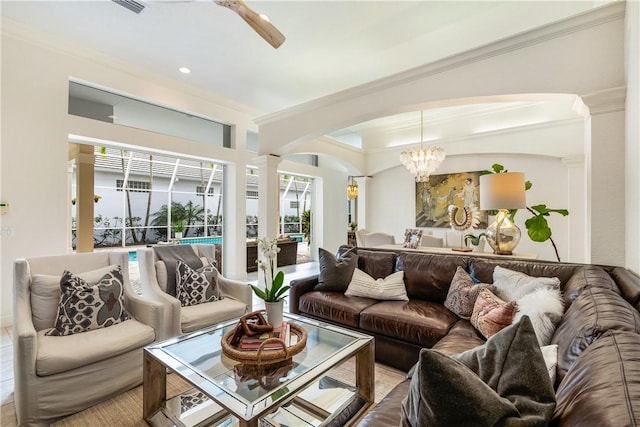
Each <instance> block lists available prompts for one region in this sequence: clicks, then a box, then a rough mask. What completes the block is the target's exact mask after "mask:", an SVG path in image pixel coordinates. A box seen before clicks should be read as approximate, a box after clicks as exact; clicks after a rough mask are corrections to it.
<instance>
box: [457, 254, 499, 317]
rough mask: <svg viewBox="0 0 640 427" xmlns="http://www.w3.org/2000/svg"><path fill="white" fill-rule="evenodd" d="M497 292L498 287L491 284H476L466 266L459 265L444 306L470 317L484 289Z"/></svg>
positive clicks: (461, 315) (459, 314) (460, 314)
mask: <svg viewBox="0 0 640 427" xmlns="http://www.w3.org/2000/svg"><path fill="white" fill-rule="evenodd" d="M485 288H486V289H489V290H490V291H491V292H495V290H496V287H495V286H494V285H491V284H484V283H480V284H476V283H474V281H473V279H472V278H471V276H470V275H469V273H467V272H466V271H465V270H464V268H462V267H460V266H458V267H457V269H456V274H455V275H454V276H453V279H452V280H451V286H449V291H448V292H447V298H446V299H445V300H444V306H445V307H447V308H448V309H449V310H451V311H453V312H454V313H455V314H457V315H458V316H459V317H462V318H463V319H470V318H471V313H473V306H474V305H475V303H476V298H478V294H479V293H480V291H481V290H482V289H485Z"/></svg>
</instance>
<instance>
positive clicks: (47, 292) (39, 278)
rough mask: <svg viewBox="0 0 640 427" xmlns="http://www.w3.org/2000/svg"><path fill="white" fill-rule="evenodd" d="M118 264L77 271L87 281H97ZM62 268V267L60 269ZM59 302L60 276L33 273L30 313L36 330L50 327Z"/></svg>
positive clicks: (92, 282) (53, 321)
mask: <svg viewBox="0 0 640 427" xmlns="http://www.w3.org/2000/svg"><path fill="white" fill-rule="evenodd" d="M117 267H118V266H117V265H115V264H113V265H109V266H107V267H102V268H98V269H97V270H91V271H86V272H83V273H78V274H77V276H78V277H80V278H81V279H83V280H85V281H86V282H87V283H91V284H95V283H97V282H98V281H99V280H100V279H101V278H102V277H103V276H104V275H105V274H107V273H108V272H110V271H111V270H113V269H115V268H117ZM61 270H62V269H61ZM59 302H60V276H54V275H51V274H34V275H33V276H32V277H31V314H32V316H33V326H34V327H35V328H36V331H40V330H42V329H49V328H52V327H53V325H54V324H55V322H56V314H57V313H58V303H59Z"/></svg>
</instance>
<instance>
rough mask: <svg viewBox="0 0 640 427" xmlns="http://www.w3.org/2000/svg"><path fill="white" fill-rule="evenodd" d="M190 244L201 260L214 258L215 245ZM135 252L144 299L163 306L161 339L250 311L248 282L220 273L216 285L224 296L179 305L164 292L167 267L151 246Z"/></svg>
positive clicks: (205, 260) (250, 292)
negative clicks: (218, 298) (164, 314)
mask: <svg viewBox="0 0 640 427" xmlns="http://www.w3.org/2000/svg"><path fill="white" fill-rule="evenodd" d="M190 246H191V247H192V248H193V250H194V251H195V253H196V255H197V256H198V257H199V258H200V259H201V260H202V261H203V263H204V262H207V261H209V262H210V261H213V260H215V245H190ZM137 253H138V266H139V268H140V285H141V288H142V296H143V298H146V299H149V300H152V301H158V302H161V303H162V304H163V305H164V307H165V312H166V316H165V324H164V328H163V331H164V335H163V336H162V337H161V339H168V338H172V337H174V336H177V335H181V334H183V333H187V332H191V331H195V330H197V329H202V328H204V327H207V326H211V325H215V324H217V323H220V322H224V321H226V320H230V319H233V318H236V317H240V316H242V315H243V314H246V313H248V312H249V311H251V308H252V304H253V302H252V301H253V300H252V291H251V288H250V287H249V285H248V283H245V282H240V281H237V280H231V279H227V278H225V277H223V276H222V275H221V274H218V276H217V286H218V287H219V289H220V294H221V295H222V296H223V297H224V298H223V299H220V300H218V301H213V302H206V303H202V304H197V305H193V306H187V307H181V304H180V301H179V300H178V299H177V298H176V297H175V296H172V295H170V294H168V293H167V275H168V273H167V267H166V264H165V262H163V261H162V260H161V259H160V258H159V257H158V255H157V254H156V252H155V250H154V248H142V249H138V251H137ZM174 274H175V273H174Z"/></svg>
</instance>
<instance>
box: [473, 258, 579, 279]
mask: <svg viewBox="0 0 640 427" xmlns="http://www.w3.org/2000/svg"><path fill="white" fill-rule="evenodd" d="M498 265H500V266H502V267H504V268H508V269H509V270H514V271H519V272H521V273H525V274H527V275H529V276H533V277H557V278H558V279H560V283H566V282H567V281H568V280H569V279H570V278H571V276H572V275H573V273H574V272H575V271H576V270H577V269H578V268H579V267H580V266H578V265H573V264H561V263H557V262H551V261H534V262H532V261H519V260H511V259H498V258H482V257H472V258H470V259H469V268H468V269H467V271H468V272H469V274H471V275H472V276H474V277H477V278H478V280H480V281H481V282H482V283H493V270H495V268H496V266H498Z"/></svg>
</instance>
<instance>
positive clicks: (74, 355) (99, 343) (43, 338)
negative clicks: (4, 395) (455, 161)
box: [36, 319, 155, 376]
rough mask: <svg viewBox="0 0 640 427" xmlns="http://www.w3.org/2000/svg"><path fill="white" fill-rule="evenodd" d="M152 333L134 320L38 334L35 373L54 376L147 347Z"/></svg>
mask: <svg viewBox="0 0 640 427" xmlns="http://www.w3.org/2000/svg"><path fill="white" fill-rule="evenodd" d="M154 339H155V332H154V330H153V328H152V327H151V326H148V325H145V324H144V323H141V322H138V321H137V320H135V319H129V320H125V321H124V322H122V323H118V324H116V325H113V326H111V327H109V328H102V329H96V330H93V331H88V332H83V333H81V334H73V335H65V336H48V335H45V331H44V330H42V331H39V332H38V349H37V355H36V374H37V375H39V376H47V375H54V374H57V373H60V372H66V371H70V370H73V369H76V368H80V367H82V366H86V365H89V364H91V363H95V362H99V361H101V360H105V359H110V358H112V357H115V356H118V355H120V354H124V353H127V352H129V351H131V350H135V349H137V348H140V347H143V346H145V345H148V344H151V343H152V342H153V340H154Z"/></svg>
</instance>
